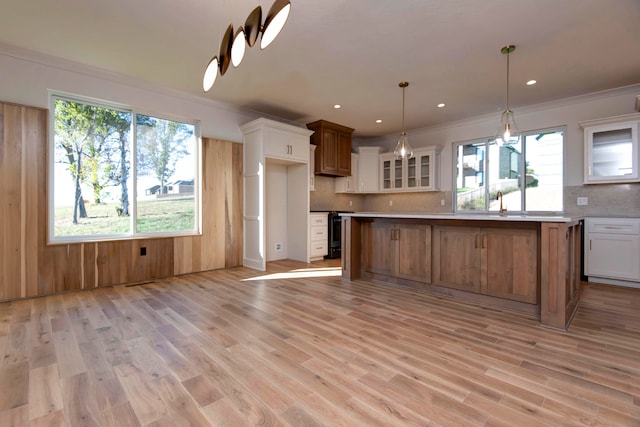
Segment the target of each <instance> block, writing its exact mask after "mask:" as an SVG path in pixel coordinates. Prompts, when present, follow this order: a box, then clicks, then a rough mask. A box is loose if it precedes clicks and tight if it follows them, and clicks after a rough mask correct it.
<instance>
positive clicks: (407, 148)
mask: <svg viewBox="0 0 640 427" xmlns="http://www.w3.org/2000/svg"><path fill="white" fill-rule="evenodd" d="M398 86H400V87H401V88H402V133H400V139H399V140H398V143H397V144H396V148H395V149H394V150H393V155H394V157H395V158H396V160H400V159H405V158H406V159H410V158H412V157H413V148H411V145H409V140H408V139H407V132H406V131H405V129H404V89H405V88H406V87H407V86H409V83H408V82H400V84H398Z"/></svg>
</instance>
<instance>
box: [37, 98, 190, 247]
mask: <svg viewBox="0 0 640 427" xmlns="http://www.w3.org/2000/svg"><path fill="white" fill-rule="evenodd" d="M52 106H53V108H52V115H53V118H52V123H53V126H52V127H53V132H52V134H53V137H52V148H51V152H52V156H51V159H52V164H51V168H52V171H53V172H52V174H51V178H52V179H51V185H50V191H51V194H52V197H50V200H51V205H52V206H51V209H50V212H51V213H52V217H51V218H50V224H51V227H50V229H51V231H50V240H51V241H54V242H55V241H65V242H67V241H84V240H100V239H114V238H126V237H130V236H133V235H136V234H145V235H146V234H150V233H152V234H167V233H170V234H174V235H175V234H176V233H178V234H184V233H186V234H193V233H195V232H197V224H198V221H197V214H198V209H197V208H198V206H199V202H198V200H197V197H196V195H197V191H196V190H197V188H198V181H197V179H198V174H197V173H196V171H197V165H198V157H197V156H198V155H199V150H198V149H197V141H198V138H197V134H198V132H197V127H196V124H194V123H185V122H181V121H173V120H167V119H162V118H157V117H152V116H148V115H143V114H139V113H135V112H133V111H130V110H126V109H121V108H117V107H111V106H107V105H106V104H105V105H100V104H98V103H94V102H85V101H83V100H78V99H72V98H66V97H62V96H55V95H54V96H53V97H52ZM134 118H135V120H134ZM134 128H135V131H134ZM134 154H135V155H136V156H135V161H134V159H133V155H134ZM155 186H159V187H160V190H159V191H149V189H153V188H154V187H155ZM134 190H135V197H131V194H132V192H133V191H134ZM188 190H189V191H188ZM145 224H146V225H145Z"/></svg>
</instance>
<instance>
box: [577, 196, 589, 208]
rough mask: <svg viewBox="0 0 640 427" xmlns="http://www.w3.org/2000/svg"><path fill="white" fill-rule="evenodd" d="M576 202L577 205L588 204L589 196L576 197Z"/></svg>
mask: <svg viewBox="0 0 640 427" xmlns="http://www.w3.org/2000/svg"><path fill="white" fill-rule="evenodd" d="M576 204H577V205H578V206H587V205H588V204H589V198H588V197H578V200H577V202H576Z"/></svg>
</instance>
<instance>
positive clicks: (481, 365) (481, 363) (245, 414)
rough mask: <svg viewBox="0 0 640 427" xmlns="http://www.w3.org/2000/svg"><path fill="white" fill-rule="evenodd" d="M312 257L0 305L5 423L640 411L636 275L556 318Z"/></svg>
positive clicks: (565, 418)
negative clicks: (544, 321) (549, 323)
mask: <svg viewBox="0 0 640 427" xmlns="http://www.w3.org/2000/svg"><path fill="white" fill-rule="evenodd" d="M332 265H335V263H334V264H331V263H325V262H321V263H316V264H313V265H312V267H327V268H328V267H331V266H332ZM308 267H309V266H308V265H305V264H301V263H294V262H277V263H271V264H270V266H269V271H268V274H271V276H269V277H266V278H262V279H258V280H243V279H250V278H256V277H257V276H259V275H260V274H259V273H257V272H255V271H253V270H249V269H244V268H236V269H230V270H224V271H214V272H208V273H203V274H194V275H187V276H181V277H178V278H173V279H170V280H159V281H157V282H154V283H150V284H145V285H140V286H130V287H125V286H118V287H114V288H105V289H98V290H94V291H86V292H77V293H70V294H66V295H61V296H52V297H46V298H38V299H32V300H26V301H17V302H12V303H3V304H0V355H2V359H1V361H0V363H1V365H0V426H21V425H25V426H26V425H29V426H57V425H85V426H136V425H142V426H187V425H194V426H208V425H214V426H249V425H251V426H254V425H260V426H270V425H278V426H320V425H324V426H331V427H333V426H378V425H385V426H425V425H445V426H489V425H492V426H529V425H553V426H555V425H590V426H596V425H611V426H640V290H638V289H627V288H619V287H610V286H602V285H593V284H590V285H585V287H584V290H583V302H582V305H581V307H580V309H579V311H578V313H577V315H576V317H575V319H574V321H573V323H572V325H571V327H570V329H569V331H568V332H558V331H553V330H548V329H544V328H541V327H540V326H538V324H537V322H536V321H535V320H534V319H530V318H527V317H523V316H521V315H515V314H511V313H507V312H500V311H495V310H492V309H487V308H482V307H478V306H473V305H466V304H462V303H460V302H458V301H456V300H452V299H445V298H439V297H436V296H430V295H426V294H422V293H419V292H415V291H412V290H408V289H405V288H399V287H391V286H386V285H380V284H374V283H368V282H364V281H357V282H352V283H349V282H342V281H341V280H340V278H339V277H306V278H291V277H288V275H287V274H283V275H280V276H278V275H277V274H275V273H277V272H285V273H286V272H287V271H289V270H294V269H300V268H302V269H305V268H308ZM325 272H329V273H330V272H331V270H330V269H329V270H327V271H325ZM302 273H304V274H306V275H311V274H312V273H313V272H302ZM318 273H322V271H319V272H318V271H316V272H315V274H318ZM334 273H338V274H339V269H338V270H337V271H335V272H334Z"/></svg>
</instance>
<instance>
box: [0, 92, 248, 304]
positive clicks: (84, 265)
mask: <svg viewBox="0 0 640 427" xmlns="http://www.w3.org/2000/svg"><path fill="white" fill-rule="evenodd" d="M47 121H48V112H47V110H43V109H40V108H33V107H27V106H21V105H14V104H10V103H2V102H0V182H2V185H0V233H1V238H2V241H1V242H0V301H4V300H11V299H17V298H24V297H30V296H38V295H48V294H54V293H61V292H68V291H74V290H79V289H89V288H94V287H96V286H109V285H113V284H119V283H132V282H140V281H146V280H150V279H154V278H160V277H168V276H171V275H173V274H183V273H190V272H196V271H203V270H210V269H214V268H224V267H231V266H237V265H240V264H241V262H242V150H243V146H242V144H238V143H232V142H227V141H220V140H215V139H208V138H204V139H203V150H202V156H203V159H202V160H203V191H202V193H203V199H202V223H203V230H202V231H203V234H202V236H190V237H177V238H162V239H141V240H122V241H109V242H97V243H77V244H68V245H51V246H48V245H47V229H48V217H47V211H48V199H47V183H48V177H47V171H48V135H47V133H48V125H47ZM142 246H145V247H146V248H147V255H146V256H140V248H141V247H142Z"/></svg>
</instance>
